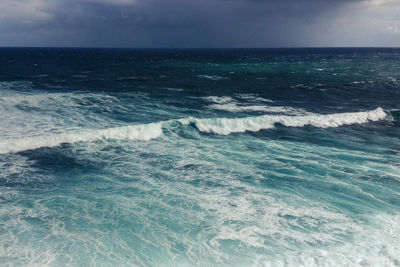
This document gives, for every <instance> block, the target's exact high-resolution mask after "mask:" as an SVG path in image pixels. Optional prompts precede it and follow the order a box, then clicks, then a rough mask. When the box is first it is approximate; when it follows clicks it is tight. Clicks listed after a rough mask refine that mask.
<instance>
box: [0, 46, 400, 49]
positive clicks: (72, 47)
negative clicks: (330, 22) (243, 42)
mask: <svg viewBox="0 0 400 267" xmlns="http://www.w3.org/2000/svg"><path fill="white" fill-rule="evenodd" d="M23 48H27V49H44V48H45V49H127V50H128V49H132V50H134V49H137V50H222V49H227V50H228V49H231V50H235V49H237V50H239V49H357V48H358V49H368V48H369V49H400V46H282V47H278V46H271V47H118V46H115V47H111V46H0V49H23Z"/></svg>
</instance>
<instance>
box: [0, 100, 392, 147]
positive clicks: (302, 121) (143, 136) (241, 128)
mask: <svg viewBox="0 0 400 267" xmlns="http://www.w3.org/2000/svg"><path fill="white" fill-rule="evenodd" d="M386 116H387V114H386V113H385V111H384V110H383V109H382V108H377V109H375V110H371V111H366V112H353V113H335V114H328V115H318V114H314V115H299V116H287V115H263V116H257V117H246V118H233V119H228V118H212V119H196V118H183V119H178V120H169V121H164V122H158V123H150V124H141V125H130V126H122V127H116V128H109V129H102V130H82V131H76V132H70V133H62V134H52V135H41V136H35V137H29V138H25V139H13V140H8V141H3V142H1V143H0V154H5V153H15V152H20V151H24V150H31V149H37V148H41V147H55V146H58V145H61V144H63V143H76V142H93V141H97V140H106V139H113V140H143V141H148V140H151V139H155V138H157V137H159V136H161V135H162V134H163V127H164V126H165V127H167V128H168V125H169V126H170V125H171V123H174V122H175V123H176V122H178V123H180V124H182V125H188V124H190V123H193V124H194V125H195V126H196V128H197V129H198V130H199V131H201V132H206V133H215V134H220V135H228V134H231V133H240V132H246V131H252V132H256V131H259V130H262V129H272V128H274V127H275V124H277V123H280V124H282V125H284V126H287V127H303V126H306V125H312V126H314V127H319V128H330V127H339V126H342V125H350V124H361V123H367V122H368V121H379V120H383V119H385V118H386Z"/></svg>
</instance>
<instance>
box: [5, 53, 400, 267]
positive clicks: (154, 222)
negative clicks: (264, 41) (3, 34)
mask: <svg viewBox="0 0 400 267" xmlns="http://www.w3.org/2000/svg"><path fill="white" fill-rule="evenodd" d="M399 59H400V50H396V49H283V50H277V49H275V50H99V49H98V50H94V49H93V50H90V49H0V60H1V62H2V64H1V67H0V110H1V112H0V122H1V124H0V264H1V265H12V266H20V265H23V266H26V265H29V266H89V265H90V266H111V265H116V266H132V265H134V266H193V265H194V266H197V265H199V266H384V265H386V266H397V265H400V257H399V255H400V249H399V248H400V158H399V155H400V142H399V137H400V133H399V126H400V124H399V117H400V114H399V111H398V109H399V108H400V105H399V99H400V91H399V88H400V66H399V65H398V62H399Z"/></svg>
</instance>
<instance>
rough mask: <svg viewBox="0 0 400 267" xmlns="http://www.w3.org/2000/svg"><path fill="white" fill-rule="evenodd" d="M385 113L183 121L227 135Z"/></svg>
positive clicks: (374, 117)
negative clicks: (278, 125) (277, 125)
mask: <svg viewBox="0 0 400 267" xmlns="http://www.w3.org/2000/svg"><path fill="white" fill-rule="evenodd" d="M386 116H387V114H386V113H385V111H384V110H383V109H382V108H377V109H375V110H372V111H366V112H352V113H335V114H328V115H319V114H315V115H302V116H285V115H263V116H258V117H247V118H238V119H228V118H215V119H189V120H183V121H182V122H183V123H194V124H195V125H196V127H197V129H198V130H199V131H202V132H206V133H215V134H221V135H228V134H231V133H241V132H246V131H251V132H257V131H259V130H262V129H272V128H274V127H275V124H277V123H280V124H282V125H284V126H287V127H303V126H306V125H311V126H314V127H318V128H331V127H339V126H342V125H350V124H361V123H366V122H368V121H379V120H383V119H384V118H385V117H386Z"/></svg>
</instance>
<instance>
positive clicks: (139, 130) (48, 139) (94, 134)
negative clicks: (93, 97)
mask: <svg viewBox="0 0 400 267" xmlns="http://www.w3.org/2000/svg"><path fill="white" fill-rule="evenodd" d="M161 134H162V125H161V123H150V124H142V125H131V126H122V127H116V128H109V129H102V130H86V131H81V132H74V133H65V134H54V135H46V136H36V137H30V138H26V139H22V140H21V139H18V140H10V141H8V142H2V143H0V154H5V153H15V152H20V151H25V150H31V149H37V148H41V147H55V146H58V145H61V144H63V143H76V142H93V141H97V140H104V139H112V140H144V141H148V140H151V139H154V138H157V137H158V136H160V135H161Z"/></svg>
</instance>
